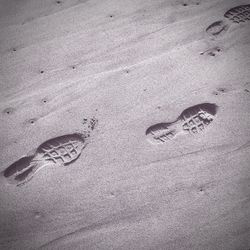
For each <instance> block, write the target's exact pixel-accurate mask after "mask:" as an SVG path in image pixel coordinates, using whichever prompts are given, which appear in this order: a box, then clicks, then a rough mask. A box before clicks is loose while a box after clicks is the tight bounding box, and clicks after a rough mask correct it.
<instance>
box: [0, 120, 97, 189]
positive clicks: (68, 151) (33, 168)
mask: <svg viewBox="0 0 250 250" xmlns="http://www.w3.org/2000/svg"><path fill="white" fill-rule="evenodd" d="M90 124H91V126H90V128H91V130H93V129H94V124H95V123H94V122H93V119H92V120H91V122H90ZM89 136H90V131H87V130H86V131H84V132H83V133H74V134H68V135H63V136H59V137H56V138H53V139H50V140H48V141H46V142H44V143H42V144H41V145H40V146H39V147H38V148H37V150H36V152H35V153H34V155H32V156H25V157H23V158H21V159H19V160H17V161H16V162H14V163H13V164H11V165H10V166H9V167H8V168H6V169H5V170H4V171H3V173H2V174H3V176H4V177H5V178H6V180H7V182H8V183H10V184H14V185H17V186H20V185H23V184H25V183H27V182H28V181H30V180H31V179H32V177H33V176H34V175H35V173H36V172H38V171H39V170H40V169H42V168H43V167H45V166H48V165H50V166H53V165H54V166H55V165H61V166H66V165H68V164H70V163H72V162H73V161H75V160H76V159H77V158H78V157H79V156H80V155H81V152H82V150H83V148H84V147H85V146H86V145H87V143H88V137H89Z"/></svg>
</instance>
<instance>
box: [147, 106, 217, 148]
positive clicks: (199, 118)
mask: <svg viewBox="0 0 250 250" xmlns="http://www.w3.org/2000/svg"><path fill="white" fill-rule="evenodd" d="M217 110H218V106H217V105H216V104H213V103H202V104H198V105H195V106H192V107H189V108H187V109H185V110H184V111H183V112H182V113H181V114H180V115H179V117H178V118H177V119H176V120H175V121H173V122H167V123H158V124H155V125H152V126H150V127H149V128H148V129H147V130H146V136H147V139H148V141H149V142H150V143H152V144H162V143H166V142H167V141H169V140H172V139H174V138H175V137H176V136H177V135H179V134H182V133H184V134H186V133H189V134H192V135H195V134H200V133H201V132H203V131H204V130H205V129H206V127H207V126H208V125H210V124H211V122H212V121H213V120H214V118H215V116H216V113H217Z"/></svg>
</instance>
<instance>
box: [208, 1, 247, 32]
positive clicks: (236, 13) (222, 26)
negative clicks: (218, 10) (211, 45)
mask: <svg viewBox="0 0 250 250" xmlns="http://www.w3.org/2000/svg"><path fill="white" fill-rule="evenodd" d="M249 20H250V4H247V5H240V6H236V7H234V8H232V9H230V10H228V11H227V12H226V13H225V14H224V19H223V20H220V21H216V22H214V23H212V24H211V25H209V26H208V27H207V29H206V32H207V33H208V34H209V35H211V36H218V35H222V34H224V33H225V32H226V31H227V30H228V29H229V27H230V26H231V25H232V24H233V23H235V24H239V23H244V22H247V21H249Z"/></svg>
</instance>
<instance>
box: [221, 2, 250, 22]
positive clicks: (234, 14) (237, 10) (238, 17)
mask: <svg viewBox="0 0 250 250" xmlns="http://www.w3.org/2000/svg"><path fill="white" fill-rule="evenodd" d="M224 17H225V18H227V19H229V20H230V21H232V22H234V23H244V22H247V21H249V20H250V4H247V5H240V6H237V7H234V8H232V9H230V10H228V11H227V12H226V13H225V14H224Z"/></svg>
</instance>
